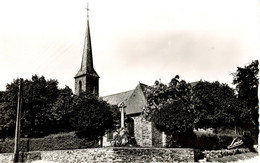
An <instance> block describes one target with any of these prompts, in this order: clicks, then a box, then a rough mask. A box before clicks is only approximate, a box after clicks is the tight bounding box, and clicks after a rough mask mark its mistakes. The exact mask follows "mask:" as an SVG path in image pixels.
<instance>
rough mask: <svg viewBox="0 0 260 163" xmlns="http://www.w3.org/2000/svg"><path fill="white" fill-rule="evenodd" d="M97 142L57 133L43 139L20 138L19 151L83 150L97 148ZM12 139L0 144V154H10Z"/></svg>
mask: <svg viewBox="0 0 260 163" xmlns="http://www.w3.org/2000/svg"><path fill="white" fill-rule="evenodd" d="M97 146H98V142H97V141H90V140H87V139H85V138H79V137H78V136H77V135H76V133H75V132H68V133H59V134H52V135H49V136H45V137H43V138H21V141H20V147H19V149H20V151H23V152H27V151H52V150H66V149H83V148H93V147H97ZM13 150H14V139H6V140H5V141H2V142H0V153H12V152H13Z"/></svg>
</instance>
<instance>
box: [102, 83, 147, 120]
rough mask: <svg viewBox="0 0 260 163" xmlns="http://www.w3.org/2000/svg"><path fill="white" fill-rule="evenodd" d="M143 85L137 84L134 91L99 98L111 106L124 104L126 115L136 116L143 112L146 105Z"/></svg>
mask: <svg viewBox="0 0 260 163" xmlns="http://www.w3.org/2000/svg"><path fill="white" fill-rule="evenodd" d="M145 87H147V86H146V85H145V84H142V83H139V84H138V85H137V86H136V88H135V89H134V90H130V91H126V92H122V93H117V94H113V95H108V96H104V97H101V98H102V99H103V100H104V101H106V102H108V103H109V104H111V105H119V104H120V103H122V102H124V104H125V105H126V108H125V112H126V115H129V114H137V113H141V112H142V111H143V107H144V106H145V104H146V97H145V95H144V90H145Z"/></svg>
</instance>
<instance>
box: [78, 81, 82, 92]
mask: <svg viewBox="0 0 260 163" xmlns="http://www.w3.org/2000/svg"><path fill="white" fill-rule="evenodd" d="M81 93H82V82H81V81H79V94H81Z"/></svg>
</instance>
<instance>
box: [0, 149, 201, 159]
mask: <svg viewBox="0 0 260 163" xmlns="http://www.w3.org/2000/svg"><path fill="white" fill-rule="evenodd" d="M198 154H199V152H198V151H197V150H195V149H192V148H120V147H119V148H90V149H75V150H58V151H33V152H26V153H24V154H23V162H25V163H29V162H32V161H34V160H47V161H55V162H60V163H74V162H93V163H97V162H194V161H197V155H198ZM11 157H12V154H0V162H10V160H11V159H10V158H11Z"/></svg>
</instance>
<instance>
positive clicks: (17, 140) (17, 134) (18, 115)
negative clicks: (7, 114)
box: [13, 78, 23, 163]
mask: <svg viewBox="0 0 260 163" xmlns="http://www.w3.org/2000/svg"><path fill="white" fill-rule="evenodd" d="M22 82H23V80H22V79H21V78H20V79H19V83H18V103H17V113H16V126H15V142H14V159H13V161H14V163H17V162H18V160H19V144H20V129H21V110H22V89H23V83H22Z"/></svg>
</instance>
